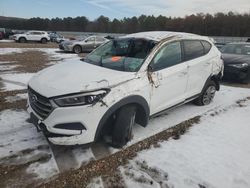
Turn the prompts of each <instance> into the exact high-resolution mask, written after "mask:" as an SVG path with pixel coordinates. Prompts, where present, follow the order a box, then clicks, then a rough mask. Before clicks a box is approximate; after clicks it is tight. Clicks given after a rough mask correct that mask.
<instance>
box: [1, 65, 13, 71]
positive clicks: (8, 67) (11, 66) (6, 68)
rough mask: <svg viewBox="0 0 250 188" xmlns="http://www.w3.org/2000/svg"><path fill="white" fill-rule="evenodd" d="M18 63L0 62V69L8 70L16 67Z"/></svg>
mask: <svg viewBox="0 0 250 188" xmlns="http://www.w3.org/2000/svg"><path fill="white" fill-rule="evenodd" d="M16 67H17V65H1V64H0V71H7V70H12V69H14V68H16Z"/></svg>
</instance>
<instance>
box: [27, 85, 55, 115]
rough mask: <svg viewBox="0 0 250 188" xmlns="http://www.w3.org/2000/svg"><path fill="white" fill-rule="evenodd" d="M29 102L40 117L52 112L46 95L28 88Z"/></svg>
mask: <svg viewBox="0 0 250 188" xmlns="http://www.w3.org/2000/svg"><path fill="white" fill-rule="evenodd" d="M28 95H29V102H30V106H31V108H32V109H33V110H34V111H35V112H36V114H37V115H39V116H40V117H41V118H42V119H45V118H47V117H48V116H49V114H50V113H51V112H52V110H53V107H52V105H51V103H50V101H49V99H47V98H46V97H44V96H42V95H40V94H38V93H37V92H35V91H34V90H33V89H31V88H28Z"/></svg>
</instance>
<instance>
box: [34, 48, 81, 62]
mask: <svg viewBox="0 0 250 188" xmlns="http://www.w3.org/2000/svg"><path fill="white" fill-rule="evenodd" d="M38 50H39V51H42V52H45V53H47V54H48V55H49V59H50V60H51V61H65V60H72V59H80V58H79V56H78V55H77V54H74V53H67V52H63V51H60V50H59V49H58V48H38Z"/></svg>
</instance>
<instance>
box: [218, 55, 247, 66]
mask: <svg viewBox="0 0 250 188" xmlns="http://www.w3.org/2000/svg"><path fill="white" fill-rule="evenodd" d="M222 58H223V60H224V64H225V65H229V64H242V63H247V64H249V65H250V55H240V54H223V55H222Z"/></svg>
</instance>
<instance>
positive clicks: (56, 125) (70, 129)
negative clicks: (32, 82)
mask: <svg viewBox="0 0 250 188" xmlns="http://www.w3.org/2000/svg"><path fill="white" fill-rule="evenodd" d="M106 108H107V107H106V106H105V105H99V104H96V105H95V106H76V107H62V108H55V109H54V110H53V111H52V112H51V113H50V114H49V116H48V117H46V118H45V119H43V118H41V117H40V116H39V115H38V114H37V113H36V112H35V111H34V110H33V109H32V107H31V105H30V102H29V100H28V109H27V111H28V113H29V114H30V120H31V122H32V123H33V124H34V125H35V126H36V128H37V130H38V131H42V132H43V133H44V135H45V136H46V137H47V138H48V140H49V141H50V142H52V143H53V144H56V145H77V144H89V143H92V142H94V139H95V134H96V129H97V127H98V124H99V120H100V119H101V118H102V116H103V114H104V113H105V110H106Z"/></svg>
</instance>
